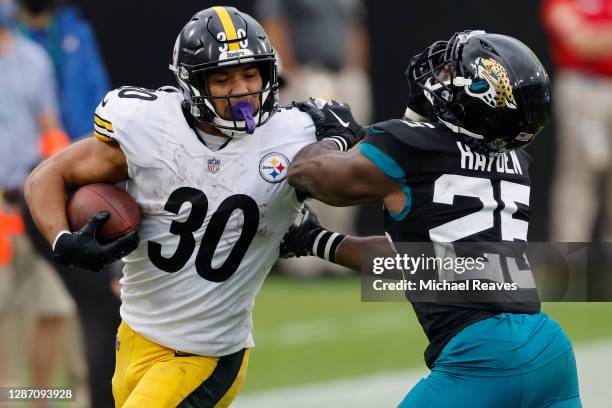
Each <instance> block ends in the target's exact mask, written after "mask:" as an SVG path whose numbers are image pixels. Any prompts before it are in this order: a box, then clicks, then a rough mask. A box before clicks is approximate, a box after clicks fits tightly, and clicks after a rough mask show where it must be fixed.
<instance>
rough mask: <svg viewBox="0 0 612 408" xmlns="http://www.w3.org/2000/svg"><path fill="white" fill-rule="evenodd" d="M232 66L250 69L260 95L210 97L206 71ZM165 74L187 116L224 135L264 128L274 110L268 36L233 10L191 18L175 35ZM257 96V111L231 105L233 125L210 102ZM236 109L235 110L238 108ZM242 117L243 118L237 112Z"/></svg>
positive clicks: (273, 71)
mask: <svg viewBox="0 0 612 408" xmlns="http://www.w3.org/2000/svg"><path fill="white" fill-rule="evenodd" d="M234 64H255V65H256V66H257V68H258V69H259V72H260V73H261V77H262V81H263V87H262V89H261V91H258V92H253V93H249V94H242V95H231V96H230V95H222V96H212V95H211V94H210V90H209V87H208V81H207V77H208V75H209V74H210V72H211V71H213V70H215V69H217V68H219V67H224V66H228V65H234ZM170 70H171V71H172V72H173V73H174V75H175V77H176V81H177V83H178V85H179V87H180V89H181V90H182V92H183V96H184V98H185V103H186V104H187V105H188V109H189V112H190V114H191V115H192V116H193V117H194V118H195V119H196V120H197V121H200V122H204V123H208V124H210V125H212V126H214V127H215V128H217V129H219V130H220V131H222V132H223V133H225V134H226V135H228V136H232V137H238V136H242V135H244V134H245V133H253V131H254V129H255V127H256V126H261V125H263V124H264V123H266V122H267V121H268V120H269V119H270V117H271V116H272V115H273V114H274V112H275V111H276V109H277V107H278V74H277V65H276V56H275V53H274V50H273V49H272V46H271V44H270V41H269V39H268V35H267V34H266V32H265V31H264V29H263V28H262V27H261V25H259V23H258V22H257V21H255V19H253V18H252V17H251V16H249V15H248V14H246V13H243V12H241V11H239V10H237V9H235V8H234V7H211V8H208V9H205V10H202V11H200V12H198V13H196V14H195V15H194V16H193V17H192V18H191V19H190V20H189V22H188V23H187V24H186V25H185V27H183V29H182V30H181V32H180V33H179V35H178V37H177V39H176V43H175V45H174V50H173V55H172V64H171V65H170ZM246 95H258V97H259V106H260V108H259V109H258V110H257V112H252V117H251V112H248V114H246V116H243V114H244V113H245V112H243V111H241V110H240V109H235V108H236V107H233V106H231V104H230V106H231V108H232V109H231V111H232V112H233V113H234V119H233V120H227V119H223V118H222V117H221V116H219V114H218V113H217V112H216V111H215V108H214V105H213V103H212V101H213V100H214V99H224V98H225V99H227V101H228V104H229V103H230V97H231V98H236V97H240V96H246ZM238 108H239V107H238ZM241 112H242V113H241Z"/></svg>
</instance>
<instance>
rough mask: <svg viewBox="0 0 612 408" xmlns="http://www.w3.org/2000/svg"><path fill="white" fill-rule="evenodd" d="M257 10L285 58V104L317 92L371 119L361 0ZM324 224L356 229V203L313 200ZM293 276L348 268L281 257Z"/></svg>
mask: <svg viewBox="0 0 612 408" xmlns="http://www.w3.org/2000/svg"><path fill="white" fill-rule="evenodd" d="M255 7H256V11H257V14H258V17H259V20H260V21H261V22H262V25H263V28H264V29H265V30H266V32H267V33H268V35H269V36H270V39H271V41H272V46H273V47H274V48H275V49H276V51H277V52H278V54H279V56H280V61H281V62H282V77H283V79H284V80H285V82H286V83H285V86H284V87H283V89H282V91H281V92H280V97H281V102H283V103H288V102H291V101H292V100H303V99H305V98H308V97H310V96H317V97H320V98H324V99H327V100H331V99H335V100H338V101H341V102H346V103H348V104H350V105H351V108H352V112H353V115H354V116H355V118H356V119H357V120H358V121H360V122H361V123H370V120H371V111H372V102H371V101H372V95H371V89H370V81H369V77H368V64H369V36H368V33H367V30H366V27H365V24H364V23H365V7H364V5H363V3H362V2H361V1H360V0H282V1H281V0H256V2H255ZM311 205H312V206H313V208H314V210H315V212H316V213H317V214H318V216H319V218H320V219H321V222H322V223H324V224H325V225H328V226H329V227H330V228H331V229H334V230H335V231H341V232H344V233H353V232H354V226H355V225H354V224H355V215H356V212H357V211H356V210H357V207H347V208H334V207H329V206H327V205H325V204H322V203H319V202H313V203H311ZM282 265H283V268H284V269H285V270H286V271H287V272H289V273H292V274H296V275H306V276H313V275H319V274H321V273H322V272H324V271H325V270H329V269H333V271H334V272H337V273H342V272H346V273H348V270H346V269H344V268H341V267H338V266H337V265H330V264H326V263H325V262H322V261H321V260H319V259H315V258H308V259H304V260H300V261H299V262H297V261H296V260H294V259H289V260H284V261H282Z"/></svg>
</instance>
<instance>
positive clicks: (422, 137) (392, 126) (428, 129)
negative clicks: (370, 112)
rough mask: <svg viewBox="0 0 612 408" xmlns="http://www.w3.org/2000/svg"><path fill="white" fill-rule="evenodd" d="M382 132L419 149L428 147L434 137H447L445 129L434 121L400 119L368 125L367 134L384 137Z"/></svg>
mask: <svg viewBox="0 0 612 408" xmlns="http://www.w3.org/2000/svg"><path fill="white" fill-rule="evenodd" d="M382 133H385V134H388V135H390V136H393V137H394V138H395V139H397V140H399V141H400V142H402V143H403V144H406V145H409V146H411V147H415V148H419V149H429V148H431V146H432V142H434V141H435V140H436V139H438V138H440V137H448V136H447V134H448V132H447V129H446V128H445V127H442V126H440V125H439V124H437V123H435V122H413V121H409V120H401V119H392V120H388V121H385V122H380V123H376V124H374V125H372V126H370V129H369V130H368V136H370V135H376V134H381V136H383V137H384V135H382ZM374 137H375V136H374ZM387 137H388V136H387Z"/></svg>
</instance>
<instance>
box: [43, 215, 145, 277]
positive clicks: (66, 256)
mask: <svg viewBox="0 0 612 408" xmlns="http://www.w3.org/2000/svg"><path fill="white" fill-rule="evenodd" d="M109 216H110V213H109V212H108V211H99V212H97V213H96V214H94V215H93V216H92V217H91V218H90V219H89V221H88V222H87V224H85V226H84V227H83V228H81V230H80V231H78V232H73V233H71V234H68V233H65V234H62V235H60V236H59V238H58V239H57V242H56V243H55V246H54V248H53V257H54V258H55V259H57V260H58V261H59V262H60V263H62V264H64V265H68V266H78V267H80V268H85V269H90V270H92V271H96V272H97V271H101V270H102V269H103V268H104V267H105V266H106V265H108V264H110V263H112V262H114V261H116V260H118V259H120V258H122V257H123V256H125V255H127V254H129V253H130V252H132V251H133V250H135V249H136V248H137V247H138V243H139V242H140V237H139V236H138V231H132V232H130V233H129V234H127V235H124V236H122V237H121V238H118V239H116V240H115V241H113V242H111V243H110V244H107V245H102V244H100V243H99V242H98V241H96V230H97V229H98V226H99V225H100V224H101V223H103V222H104V221H106V220H107V219H108V217H109Z"/></svg>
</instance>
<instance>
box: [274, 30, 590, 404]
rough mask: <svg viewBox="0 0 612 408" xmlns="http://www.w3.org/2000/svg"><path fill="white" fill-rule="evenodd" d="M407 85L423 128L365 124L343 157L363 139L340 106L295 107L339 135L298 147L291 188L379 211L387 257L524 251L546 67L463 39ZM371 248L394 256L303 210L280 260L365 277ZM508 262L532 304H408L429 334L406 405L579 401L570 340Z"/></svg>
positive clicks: (421, 64)
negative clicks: (531, 151) (307, 260)
mask: <svg viewBox="0 0 612 408" xmlns="http://www.w3.org/2000/svg"><path fill="white" fill-rule="evenodd" d="M406 76H407V79H408V82H409V85H410V89H411V98H410V104H409V108H408V109H407V112H406V116H407V117H410V118H413V119H417V120H416V121H415V120H389V121H386V122H382V123H377V124H374V125H372V126H370V127H369V129H368V131H367V135H366V136H365V139H364V141H363V143H362V144H361V145H360V146H359V150H358V151H354V152H348V153H347V152H345V151H346V150H348V148H350V147H351V146H352V145H353V144H355V143H356V142H357V141H358V140H359V139H360V138H361V128H360V126H359V124H357V123H356V122H355V121H354V119H352V116H351V115H350V109H349V108H348V107H346V106H345V105H342V104H338V103H329V104H327V103H323V102H321V101H310V102H306V103H298V104H297V105H298V107H300V109H302V110H305V111H307V112H309V113H310V114H311V116H312V117H313V119H314V121H315V124H316V125H317V131H318V134H319V137H323V136H330V135H336V136H337V137H336V138H335V139H329V138H328V139H327V140H325V141H320V142H318V143H315V144H312V145H309V146H306V147H305V148H303V149H302V150H301V151H300V152H299V153H298V155H297V156H296V157H295V159H294V161H293V163H292V164H291V166H290V169H289V174H288V180H289V183H290V184H291V185H293V186H294V187H296V189H298V190H300V191H303V192H305V193H308V194H310V195H311V196H312V197H314V198H316V199H319V200H321V201H324V202H326V203H328V204H332V205H356V204H370V203H382V204H383V206H384V223H385V231H386V234H387V236H388V237H389V238H390V241H391V243H392V245H393V247H394V248H401V247H402V243H407V242H411V243H430V244H427V245H432V246H434V244H436V245H438V244H442V245H444V244H446V245H449V243H452V244H453V245H459V244H458V243H461V244H463V245H465V244H466V243H467V244H468V245H469V243H477V244H473V245H475V246H477V245H482V243H498V244H500V245H498V247H503V246H504V245H510V244H511V243H523V244H525V243H526V241H527V230H528V225H529V195H530V178H529V164H530V161H531V159H530V158H529V156H528V155H527V153H526V152H525V151H524V150H522V149H521V148H522V147H524V146H526V145H527V144H529V143H530V142H531V141H532V140H533V138H534V137H535V136H536V135H537V134H538V132H540V130H541V129H542V128H543V127H544V126H545V125H546V123H547V122H548V115H549V108H550V82H549V79H548V75H547V73H546V71H545V70H544V68H543V67H542V65H541V63H540V61H539V60H538V59H537V57H536V56H535V55H534V54H533V52H532V51H531V50H530V49H529V48H528V47H527V46H526V45H524V44H523V43H521V42H520V41H518V40H516V39H514V38H511V37H508V36H504V35H498V34H487V33H484V32H482V31H466V32H461V33H457V34H455V35H453V36H452V37H451V39H450V40H448V41H437V42H435V43H433V44H432V45H431V46H429V47H427V48H426V50H425V51H424V52H423V53H421V54H418V55H416V56H414V57H413V58H412V60H411V62H410V65H409V67H408V69H407V71H406ZM404 119H406V118H404ZM423 119H427V121H422V120H423ZM494 246H495V245H494ZM372 248H378V250H380V251H381V252H380V253H379V254H385V255H386V254H389V253H392V252H391V249H390V247H389V245H388V243H387V241H386V238H385V237H371V238H356V237H345V236H343V235H342V234H338V233H334V232H331V231H326V230H325V229H323V228H322V227H321V226H320V225H319V224H318V222H317V221H316V217H314V216H313V215H312V214H307V215H306V216H305V217H304V219H303V221H302V223H301V224H300V225H299V226H296V227H294V228H293V229H292V230H291V231H290V233H288V235H287V237H286V239H285V242H284V243H283V245H282V246H281V255H283V256H300V255H316V256H319V257H322V258H324V259H327V260H329V261H332V262H336V263H339V264H342V265H345V266H348V267H351V268H353V269H356V270H360V268H361V263H362V258H363V257H364V256H365V255H364V254H365V253H366V252H368V251H369V252H371V251H372ZM487 255H488V254H487ZM501 255H503V253H502V254H501ZM501 255H500V256H501ZM503 258H504V265H505V266H504V267H503V269H504V271H505V272H504V273H503V274H500V275H499V276H500V277H501V280H502V281H504V282H511V283H513V284H517V285H519V286H520V287H521V289H524V290H525V291H526V292H525V293H527V295H526V296H524V297H522V298H520V299H511V298H510V299H509V298H508V297H507V294H505V293H503V292H491V293H489V294H488V295H487V296H488V297H487V298H486V299H484V300H483V299H481V298H473V299H471V298H463V299H461V301H460V302H453V301H450V300H448V299H446V298H444V297H442V298H438V300H437V301H431V299H427V300H426V301H413V302H412V304H413V307H414V310H415V312H416V315H417V318H418V320H419V322H420V323H421V325H422V326H423V329H424V331H425V334H426V335H427V337H428V339H429V345H428V347H427V349H426V351H425V361H426V364H427V366H428V367H429V368H430V369H431V374H430V375H429V376H428V377H427V378H425V379H423V380H421V381H420V382H419V383H418V384H417V385H416V386H415V387H414V388H413V389H412V390H411V391H410V392H409V393H408V395H407V396H406V398H405V399H404V401H402V402H401V404H400V406H401V407H444V408H447V407H464V406H469V407H476V408H477V407H482V408H485V407H486V408H489V407H496V408H504V407H508V408H511V407H512V408H515V407H555V408H560V407H580V406H581V402H580V397H579V392H578V379H577V370H576V363H575V358H574V354H573V350H572V346H571V343H570V341H569V339H568V338H567V336H566V335H565V333H564V332H563V330H562V329H561V327H560V326H559V325H558V324H557V323H556V322H555V321H554V320H552V319H550V318H549V317H548V316H547V315H546V314H544V313H542V312H540V301H539V298H538V296H537V292H536V291H535V285H534V284H533V277H532V276H531V272H530V271H529V267H528V265H526V266H524V265H523V267H520V266H518V267H517V266H516V263H515V264H514V265H515V268H514V269H515V270H518V269H526V270H527V272H528V274H529V276H528V278H527V279H520V282H519V279H515V278H516V276H518V275H514V274H513V273H512V272H513V271H512V270H511V269H512V268H511V266H510V261H509V260H508V259H506V257H503ZM485 259H487V258H485ZM492 259H493V257H489V258H488V259H487V263H491V262H493V261H492ZM498 259H501V258H498ZM489 281H495V278H494V277H492V276H491V277H489ZM409 300H414V299H410V297H409Z"/></svg>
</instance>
